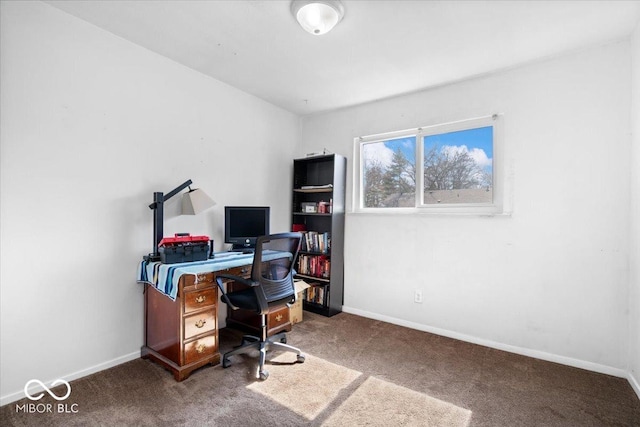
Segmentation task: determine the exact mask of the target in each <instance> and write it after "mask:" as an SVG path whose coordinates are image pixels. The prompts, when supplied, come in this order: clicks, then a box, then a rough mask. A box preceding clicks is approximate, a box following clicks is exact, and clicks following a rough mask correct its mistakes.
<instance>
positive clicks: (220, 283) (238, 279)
mask: <svg viewBox="0 0 640 427" xmlns="http://www.w3.org/2000/svg"><path fill="white" fill-rule="evenodd" d="M224 279H228V280H231V281H234V282H240V283H242V284H243V285H247V286H250V287H254V286H258V284H257V283H254V282H252V281H251V280H247V279H245V278H244V277H240V276H234V275H232V274H216V283H217V284H218V288H220V292H222V297H221V299H222V301H223V302H224V303H225V304H227V305H228V306H229V307H230V308H231V309H232V310H239V309H240V307H237V306H235V305H234V304H233V303H232V302H231V300H230V299H229V298H228V297H227V292H226V290H225V289H224Z"/></svg>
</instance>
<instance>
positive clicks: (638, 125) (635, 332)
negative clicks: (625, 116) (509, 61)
mask: <svg viewBox="0 0 640 427" xmlns="http://www.w3.org/2000/svg"><path fill="white" fill-rule="evenodd" d="M631 54H632V58H633V66H632V70H633V71H634V72H633V80H632V85H633V91H632V103H631V126H632V129H631V135H632V140H631V147H632V150H631V233H629V234H630V235H631V253H630V257H629V264H630V266H631V279H630V282H629V283H630V292H629V326H630V327H629V375H630V378H629V381H630V382H631V385H632V386H633V388H634V389H635V391H636V393H637V394H638V396H640V22H639V23H638V25H637V26H636V30H635V32H634V34H633V37H632V39H631Z"/></svg>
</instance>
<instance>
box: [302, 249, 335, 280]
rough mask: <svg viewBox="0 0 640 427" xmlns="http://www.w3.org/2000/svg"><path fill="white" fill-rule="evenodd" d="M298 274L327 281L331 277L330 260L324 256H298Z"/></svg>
mask: <svg viewBox="0 0 640 427" xmlns="http://www.w3.org/2000/svg"><path fill="white" fill-rule="evenodd" d="M297 272H298V274H304V275H306V276H313V277H321V278H323V279H328V278H329V277H330V276H331V259H330V258H329V257H327V256H324V255H306V254H301V255H299V256H298V268H297Z"/></svg>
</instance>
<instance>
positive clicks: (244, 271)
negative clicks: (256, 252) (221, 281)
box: [220, 265, 251, 278]
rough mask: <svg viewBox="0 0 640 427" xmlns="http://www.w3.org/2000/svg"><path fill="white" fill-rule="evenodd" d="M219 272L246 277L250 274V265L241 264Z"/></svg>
mask: <svg viewBox="0 0 640 427" xmlns="http://www.w3.org/2000/svg"><path fill="white" fill-rule="evenodd" d="M220 273H224V274H231V275H233V276H240V277H244V278H248V277H250V276H251V266H250V265H243V266H241V267H233V268H228V269H226V270H223V271H221V272H220Z"/></svg>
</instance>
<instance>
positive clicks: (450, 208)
mask: <svg viewBox="0 0 640 427" xmlns="http://www.w3.org/2000/svg"><path fill="white" fill-rule="evenodd" d="M488 126H491V127H493V163H492V171H493V177H492V186H493V187H492V193H493V201H492V203H464V204H425V203H423V197H424V188H423V187H424V140H423V138H424V137H425V136H430V135H437V134H441V133H449V132H456V131H462V130H469V129H475V128H481V127H488ZM502 128H503V117H502V116H501V115H499V114H493V115H491V116H484V117H478V118H473V119H466V120H460V121H455V122H448V123H442V124H437V125H431V126H423V127H420V128H414V129H407V130H404V131H397V132H388V133H384V134H376V135H369V136H362V137H357V138H354V156H353V157H354V186H353V188H354V192H353V205H352V206H353V212H356V213H379V214H385V213H386V214H390V213H393V214H395V213H398V214H403V213H404V214H407V213H421V214H471V215H498V214H502V213H504V209H503V200H504V176H503V170H504V153H503V129H502ZM410 136H415V137H416V155H415V158H416V165H415V168H416V202H415V206H414V207H404V208H393V207H392V208H389V207H386V208H367V207H364V206H363V201H364V199H363V196H364V176H363V170H362V156H363V147H364V146H365V145H366V144H371V143H380V142H384V141H388V140H390V139H397V138H406V137H410Z"/></svg>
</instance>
